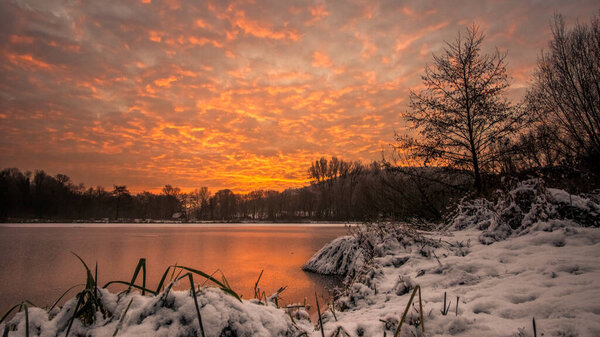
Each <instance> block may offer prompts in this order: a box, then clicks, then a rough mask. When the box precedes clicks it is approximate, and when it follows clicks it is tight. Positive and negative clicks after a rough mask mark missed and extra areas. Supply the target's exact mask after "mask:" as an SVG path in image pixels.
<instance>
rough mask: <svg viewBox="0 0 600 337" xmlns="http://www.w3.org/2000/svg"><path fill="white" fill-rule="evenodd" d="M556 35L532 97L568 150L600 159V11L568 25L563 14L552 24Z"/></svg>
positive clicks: (532, 107) (532, 108)
mask: <svg viewBox="0 0 600 337" xmlns="http://www.w3.org/2000/svg"><path fill="white" fill-rule="evenodd" d="M551 27H552V35H553V39H552V41H550V43H549V49H548V50H547V51H545V52H543V53H542V55H541V57H540V59H539V61H538V66H537V70H536V72H535V75H534V81H533V85H532V88H531V89H530V91H529V92H528V95H527V102H528V108H529V110H530V111H531V112H535V113H536V114H537V115H538V117H539V119H540V121H541V122H542V123H543V124H545V125H550V126H558V130H557V131H556V132H555V139H556V140H558V141H559V142H560V143H561V147H562V148H563V151H564V155H566V157H567V159H568V157H577V158H578V159H587V160H588V161H590V163H591V164H593V165H594V166H595V167H598V166H599V158H600V15H598V14H597V15H595V16H594V17H593V18H592V20H591V23H590V24H589V25H588V24H581V23H580V24H577V25H575V27H573V28H572V29H566V28H565V24H564V20H563V17H562V16H561V15H556V16H555V17H554V20H553V21H552V24H551Z"/></svg>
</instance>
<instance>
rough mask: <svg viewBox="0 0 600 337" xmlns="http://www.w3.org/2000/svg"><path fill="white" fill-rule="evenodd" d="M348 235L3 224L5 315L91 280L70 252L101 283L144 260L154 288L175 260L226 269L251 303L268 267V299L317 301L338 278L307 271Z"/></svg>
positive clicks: (0, 290)
mask: <svg viewBox="0 0 600 337" xmlns="http://www.w3.org/2000/svg"><path fill="white" fill-rule="evenodd" d="M346 233H347V229H346V228H345V227H344V226H343V225H305V224H299V225H294V224H251V225H248V224H225V225H220V224H200V225H197V224H191V225H190V224H183V225H182V224H173V225H171V224H151V225H139V224H0V315H3V314H4V313H5V312H6V310H8V309H9V308H10V307H11V306H12V305H14V304H17V303H19V302H20V301H22V300H25V299H27V300H29V301H31V302H33V303H34V304H36V305H38V306H41V307H44V306H50V305H52V303H53V302H54V301H55V300H56V299H57V298H58V297H59V296H60V295H61V294H62V293H63V292H64V291H65V290H66V289H68V288H69V287H71V286H73V285H75V284H78V283H85V269H84V268H83V266H82V265H81V263H80V262H79V261H78V260H77V258H76V257H75V256H74V255H73V254H71V252H75V253H77V254H78V255H79V256H81V257H82V258H83V259H84V261H86V263H87V264H88V266H90V268H93V267H94V264H95V263H96V262H98V279H99V283H100V285H104V284H105V283H106V282H108V281H112V280H123V281H130V280H131V276H132V274H133V272H134V270H135V266H136V265H137V263H138V260H139V259H140V258H146V260H147V261H146V264H147V271H148V276H147V284H148V286H149V287H150V288H153V287H154V288H155V287H156V286H157V284H158V281H159V280H160V277H161V276H162V274H163V272H164V270H165V269H166V268H167V267H168V266H169V265H172V264H175V263H177V264H179V265H183V266H188V267H193V268H197V269H200V270H202V271H204V272H206V273H209V274H210V273H213V272H214V271H216V270H221V271H222V272H223V273H224V274H225V276H226V277H227V280H228V281H229V283H230V284H231V286H232V288H233V289H234V290H235V291H237V292H238V293H240V294H242V295H243V298H246V299H249V298H252V297H253V295H254V290H253V288H254V283H255V282H256V279H257V278H258V275H259V274H260V272H261V270H263V269H264V273H263V276H262V278H261V280H260V284H259V286H260V288H261V289H263V290H265V291H266V293H267V295H269V294H271V293H273V292H275V291H276V290H277V289H279V287H282V286H287V289H286V290H285V291H284V292H283V294H282V299H283V300H282V302H283V303H284V304H289V303H293V302H302V301H303V300H304V298H305V297H308V300H309V302H310V303H313V302H314V298H313V297H314V293H315V291H316V292H317V293H318V294H319V296H322V297H323V299H324V300H327V299H328V297H329V294H328V291H329V290H328V289H329V288H331V287H332V286H333V285H334V284H335V283H336V281H335V280H333V279H332V278H327V277H322V276H319V275H315V274H311V273H306V272H304V271H302V270H301V267H302V265H303V264H304V263H305V262H306V261H307V260H308V259H309V258H310V257H311V256H312V254H314V253H315V252H316V251H317V250H319V249H320V248H321V247H322V246H323V245H324V244H326V243H327V242H329V241H330V240H332V239H334V238H336V237H338V236H341V235H344V234H346ZM219 278H220V277H217V279H219ZM194 279H195V281H196V282H202V280H201V278H200V277H195V278H194ZM140 282H141V281H140ZM77 289H80V288H77ZM111 289H113V291H115V290H120V289H122V287H120V286H115V288H111ZM75 293H76V290H74V291H72V293H71V295H69V296H67V298H71V297H73V296H74V295H75Z"/></svg>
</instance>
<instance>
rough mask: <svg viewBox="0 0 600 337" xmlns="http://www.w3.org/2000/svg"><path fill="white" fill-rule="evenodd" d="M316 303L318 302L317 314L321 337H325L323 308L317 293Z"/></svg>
mask: <svg viewBox="0 0 600 337" xmlns="http://www.w3.org/2000/svg"><path fill="white" fill-rule="evenodd" d="M315 301H316V302H317V314H319V326H320V327H321V337H325V331H324V330H323V320H322V319H321V308H320V307H319V298H318V297H317V293H315Z"/></svg>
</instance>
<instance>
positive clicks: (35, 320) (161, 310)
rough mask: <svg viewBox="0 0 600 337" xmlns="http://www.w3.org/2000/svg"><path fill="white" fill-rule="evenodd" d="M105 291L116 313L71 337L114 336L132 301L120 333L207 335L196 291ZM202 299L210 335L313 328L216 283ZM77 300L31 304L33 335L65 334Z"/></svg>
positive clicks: (0, 327)
mask: <svg viewBox="0 0 600 337" xmlns="http://www.w3.org/2000/svg"><path fill="white" fill-rule="evenodd" d="M99 291H100V296H101V298H102V303H103V306H104V307H105V308H106V309H107V310H108V312H110V313H111V315H109V317H107V318H103V317H102V315H101V314H99V313H98V314H97V315H96V322H95V323H94V324H92V325H89V326H85V325H84V324H83V323H82V322H81V321H80V320H79V319H76V320H75V321H74V323H73V326H72V328H71V331H70V332H69V336H78V335H80V336H83V335H85V336H113V333H114V332H115V330H116V328H117V326H118V325H119V321H120V320H121V316H122V315H123V313H124V312H125V309H126V307H127V305H128V304H129V302H130V301H131V306H130V308H129V310H128V311H127V312H126V314H125V318H124V320H123V324H122V326H120V327H119V331H118V336H201V333H200V325H199V323H198V318H197V314H196V309H195V305H194V302H193V299H192V297H191V296H190V291H170V292H169V293H168V296H166V297H164V298H163V297H162V296H155V297H149V296H142V295H141V294H139V293H137V292H131V293H129V294H125V295H124V296H118V295H117V294H113V293H110V292H109V291H108V290H106V289H99ZM197 299H198V305H199V307H200V312H201V317H202V323H203V328H204V332H205V335H206V336H265V337H266V336H297V335H298V334H299V333H300V332H301V331H302V330H304V329H307V327H308V328H310V323H308V322H307V321H306V320H304V321H302V320H297V319H296V320H295V323H293V322H292V321H291V318H290V316H289V315H288V314H287V313H286V312H285V311H284V310H281V309H278V308H276V307H275V306H274V305H273V304H269V305H261V304H256V303H252V302H251V301H245V300H244V301H242V302H240V301H238V300H237V299H235V298H234V297H232V296H230V295H226V294H225V293H223V292H222V291H220V290H218V289H216V288H211V287H206V288H200V294H199V295H198V297H197ZM75 304H76V299H71V300H70V301H68V302H67V303H66V304H65V305H64V306H63V307H62V308H61V309H60V310H57V311H55V312H51V313H47V312H46V311H45V310H43V309H40V308H29V311H28V313H29V328H30V336H40V337H53V336H56V335H63V336H64V334H65V333H66V329H67V326H68V321H69V319H70V318H71V316H72V310H73V307H74V306H75ZM304 314H305V312H303V313H300V315H296V316H301V315H304ZM24 315H25V314H24V311H22V312H19V313H18V314H17V315H15V317H14V318H12V320H10V321H9V322H8V324H9V325H14V326H16V330H15V331H9V332H8V336H24V330H25V318H24ZM305 317H308V316H307V315H306V316H305ZM4 327H5V323H2V324H0V331H4ZM302 327H303V328H302Z"/></svg>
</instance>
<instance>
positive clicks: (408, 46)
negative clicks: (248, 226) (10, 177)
mask: <svg viewBox="0 0 600 337" xmlns="http://www.w3.org/2000/svg"><path fill="white" fill-rule="evenodd" d="M465 8H468V11H467V12H465V11H464V9H465ZM592 9H594V10H597V4H596V3H595V2H594V1H580V2H578V3H576V4H574V3H558V2H557V3H554V4H553V6H546V5H544V4H523V3H521V2H519V1H516V0H513V1H504V2H497V1H491V0H489V1H484V2H473V1H461V2H459V3H455V2H453V3H451V4H450V3H445V2H442V3H437V2H432V3H429V2H428V3H424V2H420V1H409V2H403V3H385V2H372V1H358V2H352V3H339V2H336V1H323V2H315V1H301V2H297V3H294V4H293V5H290V4H288V3H287V2H281V1H261V0H258V1H243V0H240V1H237V0H235V1H201V2H194V1H185V0H169V1H149V0H141V1H139V2H126V3H122V2H119V1H108V2H102V3H95V2H70V3H63V2H58V1H42V0H30V1H25V2H17V1H3V2H1V3H0V22H3V24H2V25H1V28H0V40H1V41H2V47H0V59H1V60H2V65H1V66H0V152H1V153H2V154H1V155H0V166H2V168H4V167H18V168H20V169H22V170H33V169H44V170H46V171H47V172H49V173H54V174H56V173H64V174H67V175H69V176H70V177H71V178H72V180H73V181H75V182H83V183H85V184H86V186H96V185H101V186H105V187H106V188H110V187H111V186H112V185H113V184H117V185H119V184H121V185H122V184H126V185H127V186H128V187H129V188H130V190H131V191H133V192H141V191H144V190H147V191H152V192H156V191H160V190H161V189H162V187H163V186H164V185H165V184H170V185H172V186H177V187H180V188H181V189H182V191H190V190H193V189H195V188H199V187H201V186H208V187H209V188H210V189H211V190H212V191H216V190H219V189H224V188H229V189H231V190H233V191H234V192H236V193H240V192H241V193H244V192H248V191H251V190H257V189H264V190H270V189H272V190H279V191H281V190H284V189H286V188H289V187H292V188H293V187H301V186H304V185H307V184H308V183H309V179H308V173H307V169H308V168H309V166H310V163H311V162H312V161H314V160H316V159H318V158H320V157H322V156H325V157H331V156H337V157H338V158H343V159H345V160H349V161H354V160H362V161H364V162H369V161H372V160H378V159H380V158H381V152H382V150H384V151H386V150H388V149H389V144H391V143H393V142H394V132H395V131H404V130H406V129H407V128H408V127H409V126H408V125H406V124H405V123H404V122H403V121H402V120H401V118H400V117H399V116H400V113H401V112H403V111H406V110H407V109H408V103H409V102H408V93H409V90H410V89H411V88H413V89H414V88H417V87H418V86H419V85H420V77H419V75H420V73H422V71H423V68H424V67H425V65H426V64H427V63H428V62H430V61H431V55H432V54H435V53H436V52H438V51H439V50H440V49H441V48H443V46H444V41H445V40H452V39H454V38H455V36H456V33H457V32H458V31H460V30H461V29H464V27H465V26H467V25H469V24H471V23H474V22H475V23H477V24H478V25H480V26H481V27H482V29H483V30H484V31H485V33H486V45H487V46H489V47H490V48H494V47H498V48H500V49H502V50H508V52H509V55H508V61H509V65H510V66H509V71H510V73H511V76H512V78H513V81H512V88H513V89H512V91H511V95H512V96H511V97H513V98H514V99H519V98H520V97H522V95H523V92H524V88H525V87H526V84H527V81H528V80H529V76H530V74H531V72H532V70H533V67H534V65H535V62H536V59H537V56H538V53H539V50H540V49H541V48H542V47H544V46H545V44H546V41H548V39H549V37H550V32H549V28H548V24H547V23H548V22H549V20H550V18H551V17H552V14H553V13H554V12H560V13H563V14H565V15H566V16H567V17H569V18H572V19H576V18H578V17H579V18H582V19H583V18H584V17H585V16H587V15H589V13H592V12H594V10H592ZM531 12H535V13H536V16H535V18H532V17H531V16H530V15H529V13H531ZM507 16H509V17H510V18H511V20H510V22H511V23H510V24H507V23H506V20H505V19H503V18H505V17H507Z"/></svg>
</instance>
